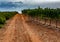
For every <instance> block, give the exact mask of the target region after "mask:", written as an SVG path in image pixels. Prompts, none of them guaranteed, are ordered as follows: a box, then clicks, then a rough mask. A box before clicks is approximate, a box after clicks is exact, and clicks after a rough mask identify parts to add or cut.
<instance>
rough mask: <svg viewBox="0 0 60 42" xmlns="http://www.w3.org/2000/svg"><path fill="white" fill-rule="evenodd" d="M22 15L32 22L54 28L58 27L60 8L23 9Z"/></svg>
mask: <svg viewBox="0 0 60 42" xmlns="http://www.w3.org/2000/svg"><path fill="white" fill-rule="evenodd" d="M22 13H23V14H24V15H26V16H28V17H29V19H30V20H31V19H32V20H33V21H37V22H40V21H41V22H40V23H42V24H44V25H46V24H48V26H52V25H51V24H54V26H55V27H56V28H58V27H59V26H60V24H59V23H60V22H59V21H60V8H57V9H50V8H44V9H43V8H40V7H38V8H35V9H24V10H22Z"/></svg>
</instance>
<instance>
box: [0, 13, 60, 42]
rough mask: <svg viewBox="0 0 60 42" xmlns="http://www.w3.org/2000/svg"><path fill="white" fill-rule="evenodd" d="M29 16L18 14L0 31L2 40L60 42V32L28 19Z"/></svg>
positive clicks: (5, 41) (4, 41) (0, 40)
mask: <svg viewBox="0 0 60 42" xmlns="http://www.w3.org/2000/svg"><path fill="white" fill-rule="evenodd" d="M27 20H28V19H27V17H26V16H24V15H22V14H16V15H15V16H14V17H13V18H12V19H11V20H10V21H9V22H8V23H7V25H6V26H5V29H6V30H5V31H4V32H3V31H0V32H3V33H0V35H2V36H0V42H60V32H59V31H56V30H52V29H48V28H47V27H43V26H41V25H37V24H36V23H35V22H31V21H29V20H28V21H27Z"/></svg>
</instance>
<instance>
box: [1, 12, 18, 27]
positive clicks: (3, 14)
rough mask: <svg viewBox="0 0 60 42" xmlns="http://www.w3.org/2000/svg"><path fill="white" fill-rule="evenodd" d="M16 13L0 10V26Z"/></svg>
mask: <svg viewBox="0 0 60 42" xmlns="http://www.w3.org/2000/svg"><path fill="white" fill-rule="evenodd" d="M16 14H17V12H0V28H1V27H3V25H4V24H5V23H6V20H9V19H10V18H12V17H13V16H14V15H16Z"/></svg>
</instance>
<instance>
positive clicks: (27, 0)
mask: <svg viewBox="0 0 60 42" xmlns="http://www.w3.org/2000/svg"><path fill="white" fill-rule="evenodd" d="M1 1H13V2H19V1H22V2H24V3H44V2H60V0H0V2H1Z"/></svg>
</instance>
